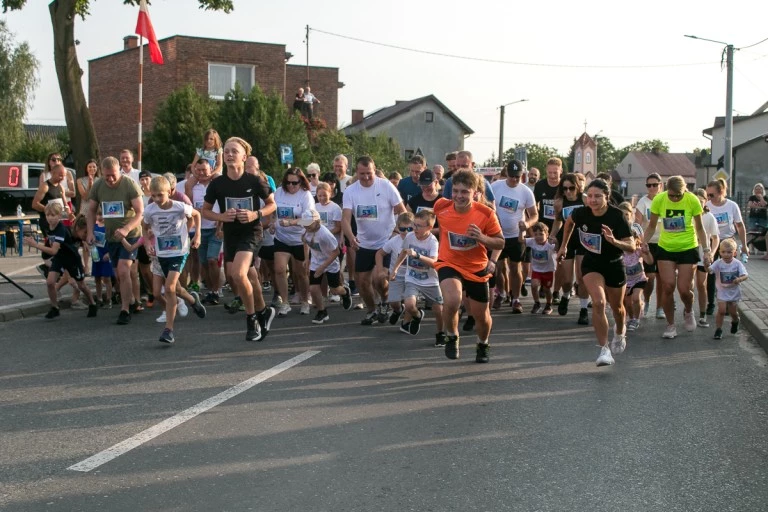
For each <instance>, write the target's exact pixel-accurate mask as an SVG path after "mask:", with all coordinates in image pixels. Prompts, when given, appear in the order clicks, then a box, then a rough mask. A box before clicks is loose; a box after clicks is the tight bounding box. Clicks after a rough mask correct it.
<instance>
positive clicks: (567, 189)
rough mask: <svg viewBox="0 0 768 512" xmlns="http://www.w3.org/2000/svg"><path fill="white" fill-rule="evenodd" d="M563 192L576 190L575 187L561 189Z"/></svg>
mask: <svg viewBox="0 0 768 512" xmlns="http://www.w3.org/2000/svg"><path fill="white" fill-rule="evenodd" d="M563 190H565V191H566V192H571V191H573V190H576V187H563Z"/></svg>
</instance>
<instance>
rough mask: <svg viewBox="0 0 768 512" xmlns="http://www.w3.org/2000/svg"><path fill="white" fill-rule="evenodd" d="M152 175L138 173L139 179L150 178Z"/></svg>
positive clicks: (144, 172)
mask: <svg viewBox="0 0 768 512" xmlns="http://www.w3.org/2000/svg"><path fill="white" fill-rule="evenodd" d="M151 177H152V175H151V174H150V173H149V171H141V172H140V173H139V178H151Z"/></svg>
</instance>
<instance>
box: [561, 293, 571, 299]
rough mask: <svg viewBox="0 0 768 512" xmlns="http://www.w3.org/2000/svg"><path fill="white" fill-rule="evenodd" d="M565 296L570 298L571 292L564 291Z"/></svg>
mask: <svg viewBox="0 0 768 512" xmlns="http://www.w3.org/2000/svg"><path fill="white" fill-rule="evenodd" d="M563 298H565V299H570V298H571V292H563Z"/></svg>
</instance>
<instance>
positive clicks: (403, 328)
mask: <svg viewBox="0 0 768 512" xmlns="http://www.w3.org/2000/svg"><path fill="white" fill-rule="evenodd" d="M400 332H404V333H405V334H411V322H403V323H401V324H400Z"/></svg>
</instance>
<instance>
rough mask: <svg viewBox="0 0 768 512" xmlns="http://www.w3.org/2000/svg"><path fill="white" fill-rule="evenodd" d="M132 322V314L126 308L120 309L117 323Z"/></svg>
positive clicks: (125, 323)
mask: <svg viewBox="0 0 768 512" xmlns="http://www.w3.org/2000/svg"><path fill="white" fill-rule="evenodd" d="M129 323H131V314H130V313H129V312H127V311H125V310H123V311H120V314H119V315H117V325H128V324H129Z"/></svg>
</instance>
